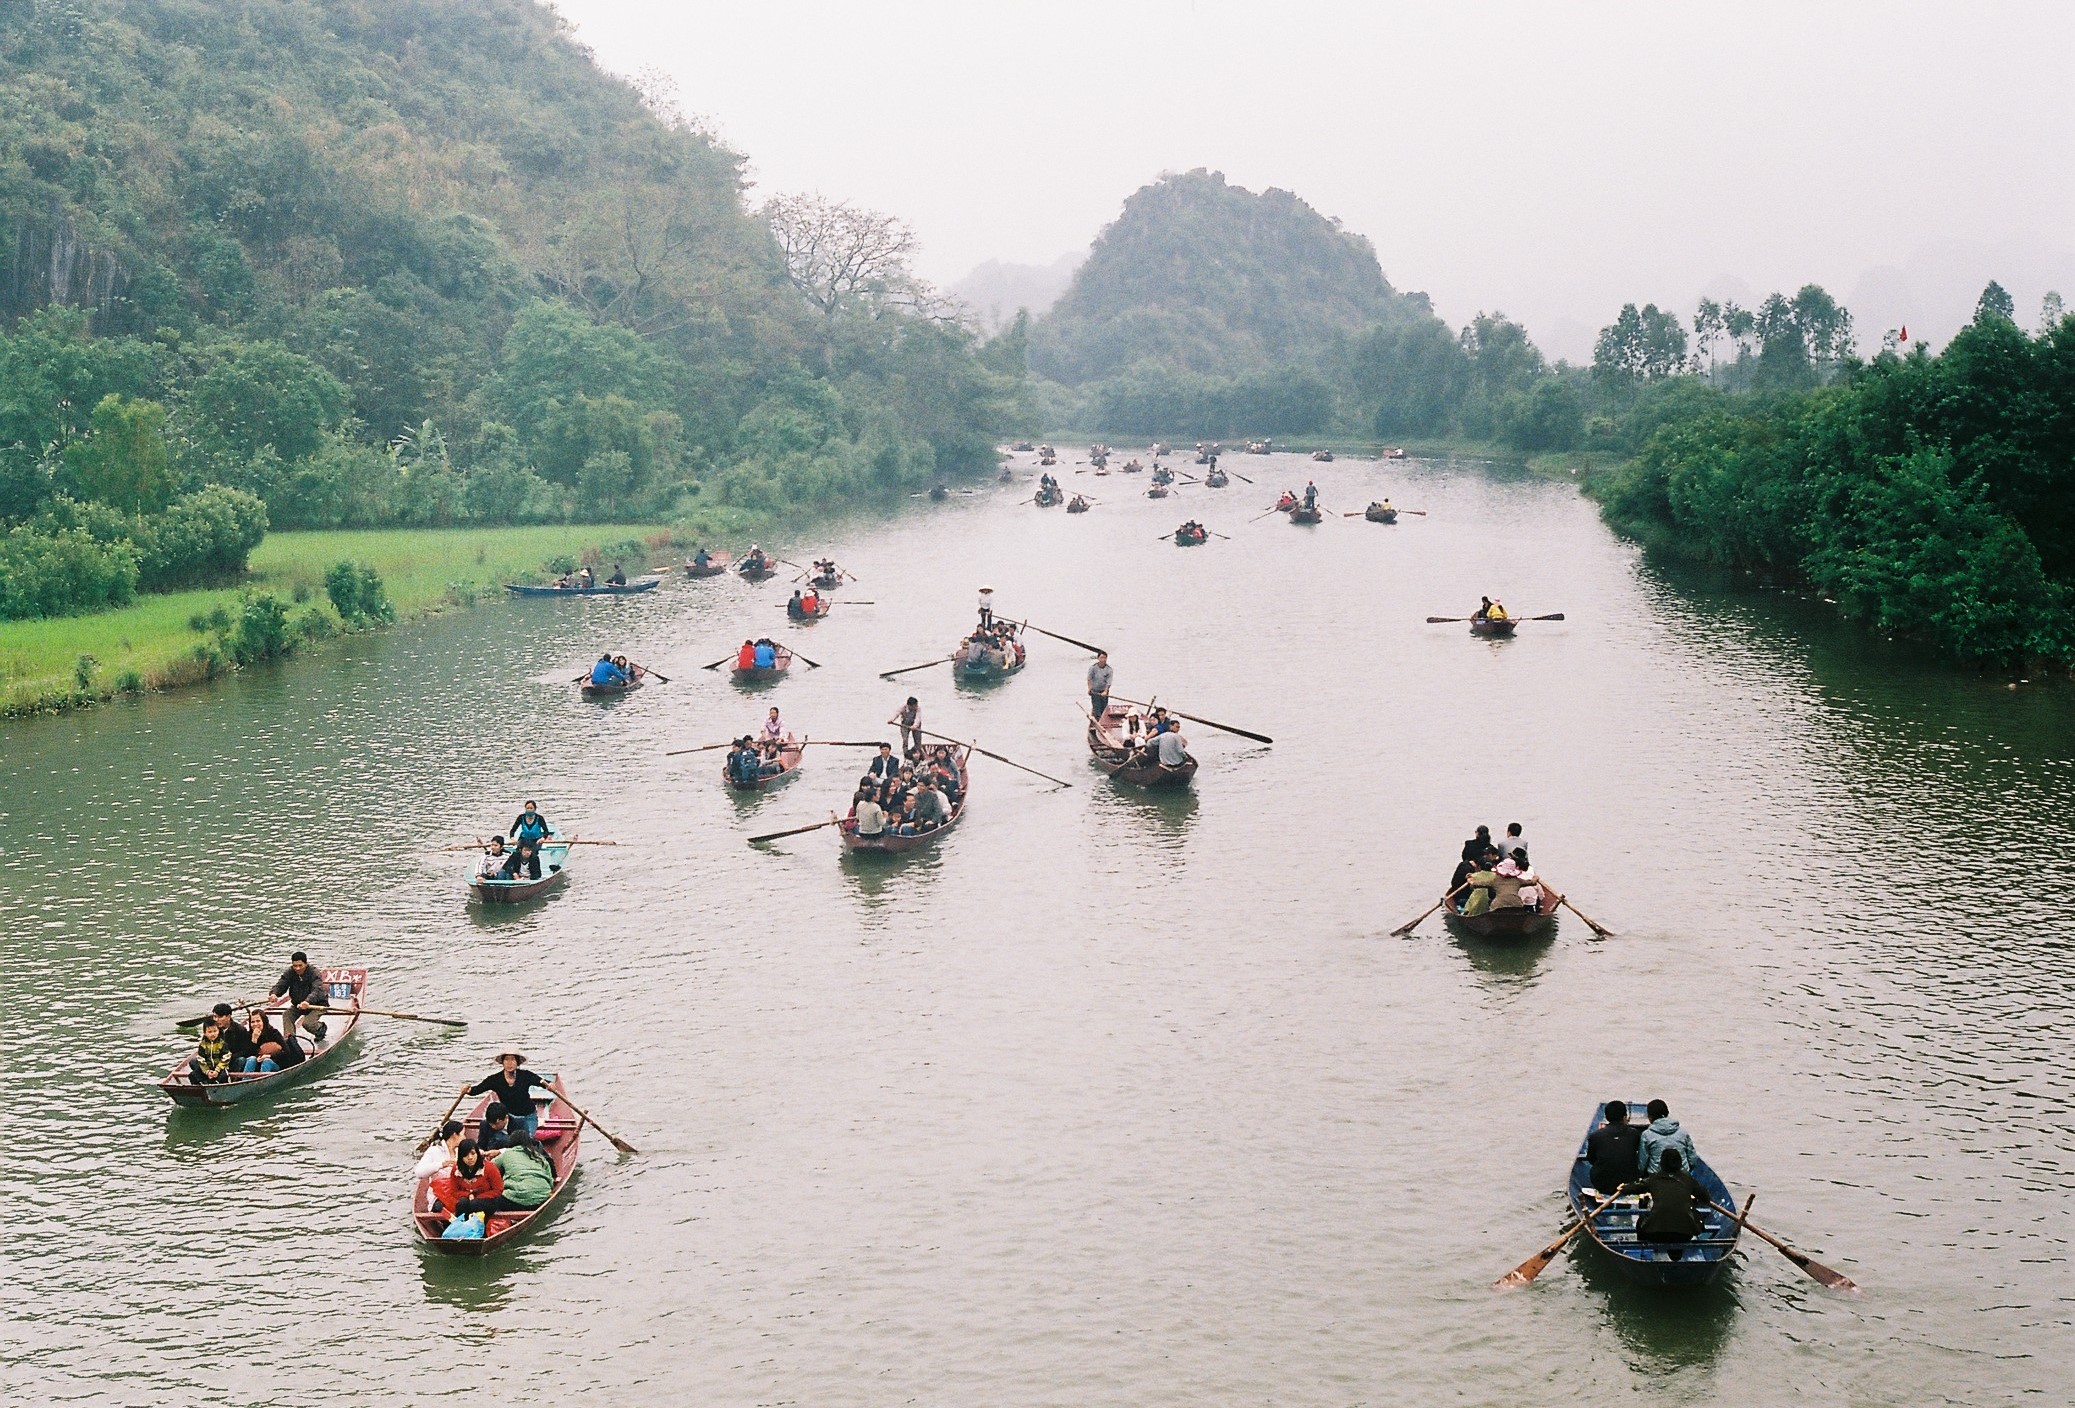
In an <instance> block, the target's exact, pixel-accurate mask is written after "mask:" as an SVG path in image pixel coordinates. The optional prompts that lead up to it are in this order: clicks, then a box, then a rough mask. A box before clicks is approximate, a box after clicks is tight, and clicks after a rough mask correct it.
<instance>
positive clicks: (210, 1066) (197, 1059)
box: [187, 1012, 231, 1085]
mask: <svg viewBox="0 0 2075 1408" xmlns="http://www.w3.org/2000/svg"><path fill="white" fill-rule="evenodd" d="M187 1078H188V1080H189V1081H190V1082H192V1083H193V1084H195V1085H222V1084H224V1083H225V1082H227V1081H228V1080H230V1078H231V1049H230V1046H229V1044H228V1043H226V1042H225V1041H224V1039H223V1019H222V1018H220V1017H218V1016H217V1015H216V1014H215V1013H214V1012H211V1013H210V1014H209V1015H208V1016H206V1017H204V1018H203V1019H202V1036H201V1039H200V1040H199V1041H197V1042H196V1043H195V1054H194V1055H193V1056H192V1057H190V1058H189V1059H188V1063H187Z"/></svg>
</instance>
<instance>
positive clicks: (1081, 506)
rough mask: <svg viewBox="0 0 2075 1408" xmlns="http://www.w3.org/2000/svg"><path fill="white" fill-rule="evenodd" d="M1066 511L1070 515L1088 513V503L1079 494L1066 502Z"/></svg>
mask: <svg viewBox="0 0 2075 1408" xmlns="http://www.w3.org/2000/svg"><path fill="white" fill-rule="evenodd" d="M1066 511H1067V512H1068V513H1086V512H1087V511H1088V501H1087V500H1086V499H1085V498H1083V497H1081V496H1080V495H1079V494H1075V495H1074V496H1073V497H1072V498H1071V499H1068V500H1067V501H1066Z"/></svg>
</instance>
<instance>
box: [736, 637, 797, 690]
mask: <svg viewBox="0 0 2075 1408" xmlns="http://www.w3.org/2000/svg"><path fill="white" fill-rule="evenodd" d="M792 667H793V653H792V652H791V651H790V650H787V649H786V648H785V647H784V646H782V645H781V646H779V647H778V653H777V654H776V655H774V656H773V657H772V663H771V664H769V665H752V666H750V667H749V668H748V669H746V670H745V669H743V668H742V667H741V666H740V665H736V666H734V667H732V668H731V669H729V671H728V678H729V679H732V680H733V681H735V683H736V684H765V683H768V682H769V681H771V680H775V679H777V678H779V677H780V676H781V675H783V674H784V673H785V672H786V671H787V670H790V669H791V668H792Z"/></svg>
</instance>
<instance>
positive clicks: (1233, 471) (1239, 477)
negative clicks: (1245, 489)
mask: <svg viewBox="0 0 2075 1408" xmlns="http://www.w3.org/2000/svg"><path fill="white" fill-rule="evenodd" d="M1225 473H1227V474H1229V475H1231V476H1232V477H1233V478H1234V479H1237V480H1238V481H1239V482H1240V483H1242V484H1251V483H1253V482H1254V481H1253V480H1251V479H1249V478H1247V477H1246V476H1245V475H1244V474H1241V473H1240V472H1239V471H1238V470H1236V469H1228V470H1226V471H1225Z"/></svg>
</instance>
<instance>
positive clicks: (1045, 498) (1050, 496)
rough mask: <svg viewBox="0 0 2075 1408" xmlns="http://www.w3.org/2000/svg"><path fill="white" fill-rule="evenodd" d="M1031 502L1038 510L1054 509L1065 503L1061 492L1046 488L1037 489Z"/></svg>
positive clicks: (1064, 496) (1063, 494) (1063, 492)
mask: <svg viewBox="0 0 2075 1408" xmlns="http://www.w3.org/2000/svg"><path fill="white" fill-rule="evenodd" d="M1031 502H1032V503H1034V504H1036V505H1037V506H1038V507H1039V508H1056V507H1058V506H1059V505H1060V504H1063V503H1065V502H1066V494H1065V491H1063V490H1060V489H1054V488H1050V487H1046V488H1042V489H1039V490H1038V491H1037V495H1036V496H1035V497H1034V498H1033V499H1032V500H1031Z"/></svg>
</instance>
